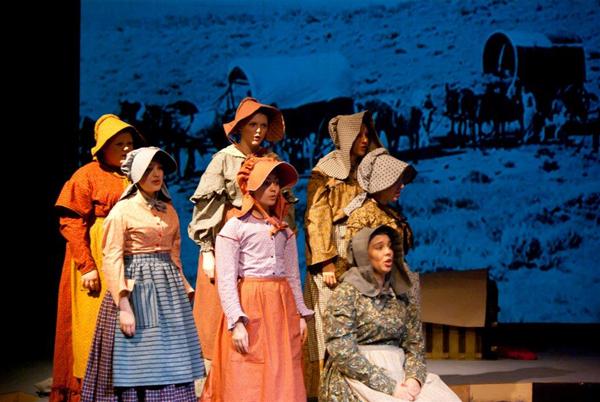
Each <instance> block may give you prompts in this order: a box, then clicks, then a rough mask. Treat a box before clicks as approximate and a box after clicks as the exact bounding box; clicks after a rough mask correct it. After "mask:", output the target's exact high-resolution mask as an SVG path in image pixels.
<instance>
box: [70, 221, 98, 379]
mask: <svg viewBox="0 0 600 402" xmlns="http://www.w3.org/2000/svg"><path fill="white" fill-rule="evenodd" d="M103 222H104V218H97V219H96V221H95V222H94V224H93V225H92V227H91V228H90V250H91V252H92V258H93V259H94V261H95V262H96V267H97V268H98V274H99V275H100V291H99V292H93V293H90V292H89V291H88V290H87V289H84V287H83V286H82V285H81V273H80V272H79V271H78V270H77V269H76V268H75V263H74V262H73V261H71V295H72V297H71V311H72V315H71V322H72V326H73V335H72V336H73V376H75V377H77V378H83V376H84V374H85V369H86V366H87V360H88V355H89V353H90V348H91V346H92V339H93V338H94V330H95V328H96V318H97V317H98V311H99V310H100V303H101V302H102V299H103V298H104V294H105V293H106V286H105V283H104V275H103V273H102V223H103Z"/></svg>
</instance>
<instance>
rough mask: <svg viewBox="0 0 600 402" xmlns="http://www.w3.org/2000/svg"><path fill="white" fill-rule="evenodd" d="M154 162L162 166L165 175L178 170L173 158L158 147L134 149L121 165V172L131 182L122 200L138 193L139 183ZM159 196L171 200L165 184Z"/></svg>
mask: <svg viewBox="0 0 600 402" xmlns="http://www.w3.org/2000/svg"><path fill="white" fill-rule="evenodd" d="M153 160H157V161H158V162H160V163H161V164H162V167H163V170H164V172H165V174H169V173H172V172H174V171H176V170H177V163H176V162H175V160H174V159H173V157H172V156H171V155H169V154H168V153H166V152H165V151H163V150H162V149H160V148H158V147H143V148H138V149H134V150H133V151H131V152H129V153H128V154H127V157H126V158H125V161H124V162H123V163H122V164H121V171H122V172H123V174H124V175H126V176H127V178H128V179H129V181H131V184H130V185H129V186H128V187H127V188H126V189H125V191H124V192H123V194H122V195H121V199H124V198H126V197H128V196H130V195H132V194H134V193H135V192H136V191H137V183H139V181H140V180H141V179H142V177H143V176H144V173H145V172H146V169H148V166H150V162H152V161H153ZM159 195H162V196H163V197H164V198H166V200H170V199H171V196H170V194H169V191H168V190H167V187H166V185H165V184H164V183H163V186H162V188H161V190H160V194H159Z"/></svg>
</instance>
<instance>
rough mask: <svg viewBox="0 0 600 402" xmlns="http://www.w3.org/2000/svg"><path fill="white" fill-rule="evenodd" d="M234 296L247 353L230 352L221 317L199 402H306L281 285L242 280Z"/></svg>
mask: <svg viewBox="0 0 600 402" xmlns="http://www.w3.org/2000/svg"><path fill="white" fill-rule="evenodd" d="M238 291H239V297H240V304H241V306H242V310H243V311H244V313H246V315H247V316H248V318H249V321H248V324H247V325H246V329H247V331H248V339H249V351H248V353H247V354H245V355H243V354H240V353H238V352H236V350H235V349H234V347H233V343H232V341H231V332H230V331H229V330H228V329H227V321H226V319H225V316H224V315H223V314H222V315H221V320H220V324H219V330H218V333H217V336H216V339H215V346H214V349H213V352H214V353H213V361H212V367H211V370H210V372H209V375H208V378H207V379H206V383H205V386H204V391H203V393H202V396H201V398H200V400H201V401H211V402H212V401H239V402H245V401H248V402H250V401H252V402H260V401H264V402H267V401H268V402H278V401H281V402H306V391H305V389H304V380H303V375H302V340H301V337H300V315H299V314H298V310H297V308H296V302H295V301H294V297H293V294H292V290H291V288H290V286H289V283H288V281H287V279H285V278H244V279H242V280H240V282H239V283H238Z"/></svg>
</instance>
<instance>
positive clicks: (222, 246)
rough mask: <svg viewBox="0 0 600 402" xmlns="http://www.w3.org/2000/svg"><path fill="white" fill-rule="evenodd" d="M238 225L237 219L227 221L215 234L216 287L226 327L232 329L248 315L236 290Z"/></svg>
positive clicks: (238, 251)
mask: <svg viewBox="0 0 600 402" xmlns="http://www.w3.org/2000/svg"><path fill="white" fill-rule="evenodd" d="M238 226H239V221H238V220H237V219H230V220H229V221H227V223H226V224H225V226H223V229H222V230H221V231H220V232H219V234H218V236H217V242H216V248H215V250H216V252H215V265H216V267H217V289H218V292H219V298H220V299H221V306H222V307H223V313H224V314H225V317H226V318H227V328H228V329H233V327H234V326H235V323H236V322H237V321H238V320H239V319H240V318H241V319H242V320H243V321H244V323H246V322H247V321H248V316H247V315H246V314H244V312H243V311H242V306H241V305H240V298H239V295H238V291H237V282H238V277H239V272H240V262H239V259H240V258H239V257H240V240H239V236H238V233H237V230H236V229H237V227H238Z"/></svg>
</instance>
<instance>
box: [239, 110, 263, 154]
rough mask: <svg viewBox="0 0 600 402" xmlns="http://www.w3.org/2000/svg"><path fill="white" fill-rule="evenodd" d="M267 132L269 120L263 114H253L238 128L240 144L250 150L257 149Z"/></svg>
mask: <svg viewBox="0 0 600 402" xmlns="http://www.w3.org/2000/svg"><path fill="white" fill-rule="evenodd" d="M267 131H269V118H268V117H267V115H266V114H264V113H256V114H254V115H253V116H252V117H251V118H250V120H248V122H247V123H246V124H244V125H243V126H242V127H241V128H240V142H241V143H243V144H245V145H246V146H247V147H248V148H250V149H255V148H258V146H259V145H260V143H261V142H262V141H263V140H264V139H265V137H266V135H267Z"/></svg>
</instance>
